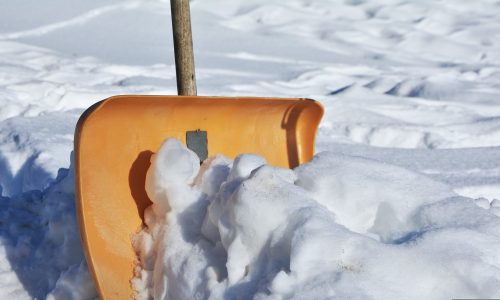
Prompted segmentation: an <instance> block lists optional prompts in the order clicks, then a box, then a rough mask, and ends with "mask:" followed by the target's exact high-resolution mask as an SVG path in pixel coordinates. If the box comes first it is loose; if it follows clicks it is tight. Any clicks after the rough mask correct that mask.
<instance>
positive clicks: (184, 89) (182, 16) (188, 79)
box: [170, 0, 196, 96]
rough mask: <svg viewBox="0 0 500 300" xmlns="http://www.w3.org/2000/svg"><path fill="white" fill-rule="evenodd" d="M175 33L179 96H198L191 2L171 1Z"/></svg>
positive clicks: (187, 0)
mask: <svg viewBox="0 0 500 300" xmlns="http://www.w3.org/2000/svg"><path fill="white" fill-rule="evenodd" d="M170 8H171V10H172V29H173V33H174V52H175V71H176V75H177V93H178V94H179V96H196V75H195V70H194V54H193V37H192V34H191V16H190V13H189V0H170Z"/></svg>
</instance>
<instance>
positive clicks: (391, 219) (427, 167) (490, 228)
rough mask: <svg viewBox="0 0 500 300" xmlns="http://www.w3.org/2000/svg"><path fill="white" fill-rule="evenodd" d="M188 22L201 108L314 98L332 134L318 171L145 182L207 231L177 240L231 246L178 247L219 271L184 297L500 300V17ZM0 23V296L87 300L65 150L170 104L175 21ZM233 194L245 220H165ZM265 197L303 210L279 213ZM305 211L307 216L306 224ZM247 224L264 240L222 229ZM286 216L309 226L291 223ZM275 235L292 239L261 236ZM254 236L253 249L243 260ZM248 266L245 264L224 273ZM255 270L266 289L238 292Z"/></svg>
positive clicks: (408, 7) (119, 10)
mask: <svg viewBox="0 0 500 300" xmlns="http://www.w3.org/2000/svg"><path fill="white" fill-rule="evenodd" d="M191 9H192V18H193V35H194V45H195V55H196V57H195V59H196V65H197V78H198V91H199V92H200V94H203V95H228V96H230V95H252V96H281V97H306V98H313V99H316V100H318V101H320V102H321V103H322V104H323V105H324V107H325V110H326V114H325V117H324V118H323V120H322V123H321V125H320V130H319V133H318V138H317V142H316V149H317V151H318V153H321V154H319V155H318V156H316V158H315V160H314V161H313V162H311V163H310V164H308V165H305V166H302V167H300V168H299V169H296V170H294V171H293V172H291V171H284V170H277V169H273V168H271V167H269V166H265V167H261V166H262V165H264V164H265V161H263V160H262V159H261V158H258V157H254V156H246V155H245V156H241V157H239V158H238V161H235V162H234V163H232V162H230V161H229V160H227V159H225V158H223V157H220V156H219V157H216V158H213V160H211V161H210V163H206V164H205V165H204V166H201V169H200V170H201V171H199V170H198V169H197V166H195V165H190V164H189V163H188V164H186V165H179V164H181V163H182V161H177V160H174V163H175V172H180V173H179V174H175V173H170V174H169V173H168V168H167V169H166V170H163V168H159V169H158V170H157V171H158V174H157V175H158V176H157V177H154V176H153V178H150V180H153V181H154V180H156V179H155V178H160V177H161V176H164V177H161V178H163V179H162V180H166V181H169V182H171V181H172V180H174V181H175V178H178V179H179V181H176V182H175V185H173V186H169V187H168V189H167V187H165V190H163V192H168V193H173V194H172V195H169V197H166V198H165V199H163V201H161V203H163V204H162V205H163V206H162V207H163V209H165V208H167V206H169V207H170V209H171V211H170V212H169V214H170V215H165V214H163V215H162V218H167V216H168V217H169V218H177V217H176V216H177V214H178V213H180V212H181V211H184V210H186V209H187V212H188V213H186V216H189V215H196V214H197V213H200V211H205V210H206V211H207V216H210V218H211V220H212V221H210V222H208V221H207V222H206V223H203V224H190V223H188V224H184V225H183V223H179V224H176V226H177V227H172V228H169V230H171V232H172V234H174V233H175V234H180V232H182V230H181V229H184V230H193V231H195V232H196V230H198V229H196V228H197V226H198V225H199V226H201V228H202V229H203V230H202V231H201V233H200V234H202V235H203V236H204V237H206V238H207V240H210V241H214V240H216V239H217V238H218V237H219V236H220V238H221V245H220V247H219V248H217V249H216V250H213V249H212V248H210V247H212V245H211V244H210V243H208V245H205V244H201V245H200V244H199V243H198V244H197V243H196V241H186V243H185V244H182V245H181V244H179V245H178V246H179V247H180V248H179V249H190V251H189V252H186V253H181V252H180V253H177V254H175V255H180V258H182V259H185V260H186V262H190V263H191V264H192V265H190V266H192V267H193V269H191V271H192V272H196V271H199V270H200V269H198V270H197V269H195V268H194V266H200V265H201V266H207V265H208V264H210V265H211V266H212V265H213V266H219V269H217V268H215V267H214V268H215V269H214V268H208V267H207V269H206V276H197V275H198V273H196V275H191V276H190V277H184V281H182V280H181V279H182V277H178V278H177V279H179V282H176V284H179V285H178V286H187V287H189V289H188V288H186V290H193V289H194V290H197V289H198V288H199V287H200V286H203V285H205V284H207V285H209V287H207V289H208V288H209V290H210V291H212V292H213V293H214V295H215V296H214V297H216V296H217V295H219V294H217V293H222V292H225V291H228V290H231V293H237V292H238V291H239V289H242V290H241V291H245V293H247V295H254V294H256V295H260V296H258V297H264V296H265V295H264V294H262V292H263V291H264V287H265V288H266V289H267V290H266V291H265V292H266V293H267V292H269V293H271V292H272V293H274V294H275V295H276V297H279V295H281V296H283V297H285V296H286V297H288V298H294V297H295V298H317V297H328V295H330V296H331V297H338V298H345V297H347V296H349V297H351V298H362V299H364V298H367V297H370V296H371V297H372V298H375V299H386V298H393V299H399V298H403V297H404V298H407V297H410V296H411V297H414V298H420V299H424V298H425V299H426V298H429V299H432V298H433V297H434V298H435V299H449V298H452V297H456V298H467V297H469V298H471V297H476V298H487V297H497V298H498V297H500V296H498V288H496V287H497V286H499V285H498V276H499V271H498V261H499V259H498V256H497V254H495V252H494V249H498V231H496V230H497V229H495V228H499V226H498V221H497V219H498V215H499V209H500V208H499V207H500V205H499V204H498V200H496V199H500V105H499V101H498V98H499V95H500V85H499V82H500V42H499V41H500V36H499V35H500V18H498V15H500V5H499V4H498V1H496V0H482V1H458V0H445V1H432V0H422V1H405V0H374V1H363V0H345V1H333V0H325V1H319V0H318V1H310V0H290V1H278V0H266V1H265V0H251V1H246V0H245V1H244V0H235V1H223V0H212V1H199V0H194V1H191ZM0 17H1V19H2V20H3V22H1V24H0V107H1V109H0V187H1V188H0V191H1V192H0V197H1V201H0V212H1V213H0V278H1V279H2V280H0V296H1V298H7V297H15V298H16V299H18V298H19V299H23V298H47V297H52V298H55V299H69V298H74V299H89V298H94V297H95V296H96V292H95V289H94V288H93V284H92V282H91V280H90V278H89V274H88V271H87V267H86V263H85V259H84V257H83V254H82V249H81V245H80V241H79V239H78V228H77V225H76V222H75V216H74V214H75V208H74V203H73V200H74V187H73V182H72V180H73V179H72V177H71V176H72V175H71V174H72V166H71V159H70V158H71V151H72V149H73V131H74V127H75V124H76V121H77V119H78V117H79V115H80V114H81V113H82V112H83V110H84V109H85V108H87V107H89V106H90V105H92V104H93V103H95V102H96V101H99V100H101V99H104V98H106V97H108V96H112V95H116V94H175V93H176V83H175V72H174V70H175V68H174V65H173V48H172V38H171V27H170V26H171V25H170V9H169V4H168V1H164V0H163V1H161V0H148V1H137V0H125V1H117V0H88V1H68V0H45V1H37V0H18V1H3V2H1V3H0ZM172 147H174V146H172ZM174 148H175V147H174ZM189 157H190V156H189V155H187V156H186V157H185V159H186V160H187V159H189ZM165 160H167V161H172V160H171V159H170V158H168V157H165ZM183 161H184V160H183ZM234 165H236V167H237V168H236V169H235V167H234ZM256 168H257V169H258V171H254V172H253V173H252V172H251V170H254V169H256ZM164 172H167V173H164ZM198 173H199V174H203V176H201V175H200V176H201V177H200V176H198V177H196V178H191V177H190V176H188V175H193V174H194V175H193V176H196V175H197V174H198ZM250 173H252V174H253V175H250V177H249V178H247V177H248V176H249V174H250ZM162 174H163V175H162ZM177 175H178V176H179V177H177ZM181 175H182V176H181ZM269 177H272V178H273V179H272V180H271V179H268V178H269ZM228 178H229V180H230V181H232V182H237V183H238V186H240V187H241V185H242V184H243V183H242V182H247V184H246V185H249V187H248V189H246V190H245V192H244V193H243V192H242V194H241V195H239V196H238V197H241V200H242V201H243V202H242V206H241V207H236V206H235V207H232V206H230V205H226V203H225V202H224V201H230V199H231V197H230V195H229V194H227V195H222V196H221V197H220V198H218V199H219V201H213V202H210V206H206V205H208V204H207V203H208V202H207V201H209V200H208V198H207V199H206V201H205V202H204V203H205V204H206V205H205V206H203V205H201V204H200V206H196V205H195V206H194V207H191V208H189V207H185V206H184V205H185V204H183V203H181V201H173V200H172V197H175V196H176V195H177V194H182V195H184V193H187V194H189V195H191V196H190V197H191V198H189V197H188V198H186V199H185V201H188V202H189V201H190V199H191V201H195V199H197V197H201V196H200V195H216V194H217V193H218V192H219V190H220V191H224V189H222V190H221V186H225V185H227V183H225V184H224V183H223V182H224V181H226V179H228ZM265 178H267V179H265ZM180 179H182V180H180ZM191 180H194V185H193V186H187V187H186V182H190V181H191ZM267 180H269V181H270V182H272V183H274V184H276V186H277V187H279V188H280V189H281V190H282V191H287V192H286V193H285V192H284V193H282V194H280V195H290V197H291V198H293V199H295V200H294V202H293V203H295V204H293V205H292V204H290V205H288V204H287V205H286V206H284V205H280V201H282V200H283V199H281V198H280V197H279V195H277V194H275V193H274V192H273V190H272V189H271V188H270V187H269V186H266V185H265V184H264V183H262V182H263V181H264V182H267ZM151 186H155V185H154V184H153V185H151ZM232 189H241V188H238V187H237V186H236V183H234V186H232V187H227V190H225V191H226V192H227V193H229V192H230V190H232ZM260 195H262V199H261V198H259V197H260ZM207 197H208V196H207ZM209 198H210V197H209ZM250 198H251V199H252V201H250V200H248V199H250ZM257 198H258V199H257ZM166 199H168V201H166ZM259 199H260V200H262V202H261V201H258V200H259ZM264 199H266V201H271V202H273V201H274V202H273V203H275V204H276V208H275V209H276V210H277V212H276V214H275V215H272V217H273V218H276V219H275V220H274V219H272V220H270V221H269V220H267V219H266V218H265V215H262V216H259V215H258V214H259V213H260V210H261V209H262V207H268V206H266V205H270V204H266V203H265V201H264ZM280 199H281V200H280ZM171 201H173V202H171ZM295 201H296V202H295ZM219 202H220V203H219ZM253 202H255V203H253ZM217 203H218V204H217ZM382 203H384V204H382ZM155 205H156V204H155ZM294 205H297V206H294ZM302 205H306V206H307V207H310V213H309V215H306V214H305V213H304V214H301V213H298V211H299V210H300V209H302V208H300V209H299V207H302ZM157 206H159V204H158V205H157ZM280 209H283V210H280ZM244 210H248V211H249V212H252V213H253V214H256V215H255V217H256V218H257V217H259V218H260V219H259V220H260V222H261V223H262V224H267V225H266V226H262V228H261V227H258V228H253V227H251V225H255V224H253V223H255V222H249V221H248V222H247V221H245V220H246V219H245V218H242V219H241V220H240V221H241V222H243V223H241V224H239V223H237V222H239V220H234V219H231V218H229V219H228V222H229V223H227V224H223V225H224V226H225V227H224V226H223V227H221V226H219V224H215V223H213V222H215V221H214V220H218V219H220V218H223V217H224V216H227V214H231V213H242V211H244ZM267 211H268V210H264V212H263V213H266V212H267ZM283 211H284V212H283ZM157 213H159V212H158V211H156V212H155V213H154V214H153V213H152V212H151V213H150V214H149V215H150V216H151V217H153V216H155V214H157ZM293 214H295V215H297V216H299V215H300V218H299V217H297V219H296V220H294V222H292V221H288V218H290V216H291V215H293ZM280 218H282V219H280ZM150 221H151V222H150V224H153V223H155V224H156V223H161V220H150ZM274 221H275V222H276V223H273V224H278V223H279V225H277V226H278V227H279V228H281V229H282V231H283V232H278V231H279V230H278V231H277V229H276V230H275V229H274V228H271V227H274V225H272V224H268V223H266V222H274ZM212 223H213V224H212ZM249 223H250V224H249ZM210 224H212V225H213V226H209V225H210ZM235 224H238V226H239V227H232V225H235ZM283 224H285V225H283ZM271 225H272V226H271ZM183 226H187V227H183ZM280 226H281V227H280ZM286 226H288V227H289V228H288V229H289V230H288V229H286V230H285V227H286ZM264 227H265V228H264ZM221 228H225V229H226V230H227V232H226V231H225V232H223V233H222V235H221V233H220V231H221ZM251 228H253V229H251ZM315 228H316V229H318V228H322V230H321V231H322V232H323V233H324V236H322V235H318V234H319V233H318V231H320V230H316V229H315ZM176 230H178V231H176ZM251 230H255V234H256V235H255V236H258V237H260V238H259V239H255V244H253V242H252V243H250V244H248V245H246V244H242V243H243V241H248V239H250V240H252V239H251V238H249V236H248V235H247V234H249V232H250V231H251ZM222 231H223V230H222ZM328 232H331V234H328ZM198 233H199V232H198ZM232 235H234V236H232ZM269 235H273V236H276V240H274V241H273V243H275V244H273V245H275V246H277V247H278V248H279V251H277V255H278V254H279V255H278V257H277V259H276V260H272V261H273V262H274V263H276V265H273V264H270V265H269V268H271V269H272V267H276V268H278V267H277V266H283V265H286V262H288V261H290V262H292V261H293V262H294V263H293V264H291V263H290V265H289V267H288V269H287V268H285V269H283V270H284V271H283V272H281V271H280V272H275V273H276V274H275V273H273V272H274V271H272V270H270V269H267V267H265V268H262V266H263V264H262V263H259V262H258V259H257V260H255V258H256V257H257V256H258V255H257V254H256V251H257V250H256V249H257V248H259V247H261V248H262V249H265V250H264V252H263V253H268V252H266V251H267V250H270V249H271V248H269V247H270V245H264V246H262V245H261V244H262V241H261V239H262V238H263V237H264V236H269ZM222 236H224V243H222ZM236 237H238V238H236ZM252 237H253V236H252ZM278 237H282V238H284V239H285V240H287V241H292V240H296V241H297V243H296V244H294V245H295V246H293V247H292V246H291V245H289V244H286V243H285V244H286V245H285V244H284V241H281V240H279V239H278ZM166 238H168V239H172V240H176V238H179V239H180V236H179V235H173V236H171V237H167V236H166ZM307 238H310V239H311V242H307V241H306V239H307ZM333 240H335V242H332V241H333ZM252 241H253V240H252ZM159 242H160V241H159V240H156V239H155V240H152V239H147V238H144V239H143V241H142V242H141V243H143V244H144V245H143V246H144V247H145V248H148V247H149V248H150V249H151V248H152V247H153V246H154V245H156V244H155V243H159ZM322 243H323V244H322ZM193 245H197V246H196V247H198V248H196V247H194V246H193ZM230 245H231V248H229V246H230ZM307 245H310V247H311V248H307ZM318 245H322V246H318ZM183 247H186V248H183ZM193 247H194V248H193ZM266 247H267V248H266ZM304 247H306V248H304ZM317 247H322V248H317ZM207 249H208V250H210V251H208V250H207ZM273 249H274V248H273ZM325 249H327V250H325ZM170 250H171V251H174V250H175V249H170ZM170 250H169V251H170ZM201 250H204V251H205V250H207V252H200V251H201ZM292 250H293V251H292ZM342 250H343V252H342ZM232 251H233V252H232ZM273 251H274V250H273ZM240 252H241V253H246V254H245V255H246V258H245V257H243V258H242V260H241V261H238V260H236V259H229V256H230V255H229V254H230V253H233V254H236V253H240ZM271 252H272V251H271ZM288 252H289V253H288ZM292 252H293V253H292ZM207 253H210V254H213V256H210V257H208V258H206V257H204V256H203V255H205V254H207ZM314 253H320V254H322V255H319V256H318V255H316V256H315V255H314ZM325 253H331V255H329V256H328V257H325V256H326V255H324V254H325ZM170 254H172V253H170ZM202 254H203V255H202ZM219 254H220V255H222V256H219ZM225 255H226V256H227V257H225ZM147 256H148V255H147V254H144V257H147ZM260 258H262V259H263V258H264V257H260ZM266 259H267V258H266ZM245 261H246V262H250V265H251V266H253V269H252V270H253V271H252V272H255V273H252V272H250V273H248V274H247V275H244V274H245V271H244V269H243V271H242V266H241V264H243V262H245ZM416 261H418V262H419V263H418V264H417V263H415V262H416ZM228 262H230V268H229V269H228V274H227V279H223V278H226V277H224V276H225V274H224V272H221V271H220V270H221V269H224V268H222V267H221V266H225V264H226V263H228ZM313 265H319V266H320V267H321V268H320V269H321V270H322V271H321V272H319V269H318V272H319V273H315V270H314V269H313V270H310V269H308V268H309V267H310V266H313ZM176 267H178V266H176V265H173V266H172V269H171V270H170V271H171V272H172V274H174V273H175V270H176V269H175V268H176ZM361 267H362V268H361ZM360 268H361V269H360ZM149 270H152V269H149ZM249 270H250V269H249ZM145 274H146V273H145ZM242 274H243V277H242ZM259 274H268V275H269V277H266V278H264V277H259ZM325 274H337V275H335V276H334V275H332V276H331V277H330V278H334V279H335V278H336V279H335V280H336V281H335V282H332V281H330V279H325V278H326V277H325V276H326V275H325ZM382 275H383V276H382ZM144 276H146V275H144ZM148 276H149V275H148ZM172 276H174V275H172ZM217 276H220V278H219V277H217ZM300 276H304V277H300ZM229 278H230V280H229ZM416 278H419V280H416ZM158 280H160V279H158ZM219 280H220V282H219ZM242 280H243V281H244V282H245V284H237V283H241V282H243V281H242ZM245 280H246V281H245ZM147 282H148V280H145V281H144V282H143V287H144V286H147ZM256 282H259V284H257V288H255V284H256ZM436 282H438V283H439V285H438V286H435V283H436ZM165 284H166V285H170V284H172V283H171V282H166V283H165ZM212 284H213V285H212ZM260 284H262V285H260ZM252 286H253V288H252ZM176 287H177V285H175V286H173V287H171V288H170V289H169V290H171V291H172V293H182V292H183V290H181V289H179V288H178V287H177V288H176ZM433 288H434V290H433V292H432V293H431V294H427V295H423V294H420V295H418V293H419V292H422V293H424V292H425V291H429V290H432V289H433ZM207 289H204V290H202V293H208V291H209V290H207ZM252 289H253V290H252ZM159 290H161V288H159ZM318 291H322V292H323V293H322V294H319V292H318ZM450 291H455V292H456V295H455V294H453V295H450V294H449V293H451V292H450ZM184 292H185V291H184ZM259 293H260V294H259ZM203 295H206V294H203ZM187 298H191V297H187Z"/></svg>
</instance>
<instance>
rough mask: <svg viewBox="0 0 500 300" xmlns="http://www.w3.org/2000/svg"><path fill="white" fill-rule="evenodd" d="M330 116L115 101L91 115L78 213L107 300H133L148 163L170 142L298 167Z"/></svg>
mask: <svg viewBox="0 0 500 300" xmlns="http://www.w3.org/2000/svg"><path fill="white" fill-rule="evenodd" d="M322 115H323V108H322V107H321V105H320V104H319V103H318V102H315V101H313V100H308V99H273V98H224V97H191V96H185V97H183V96H116V97H112V98H109V99H106V100H104V101H101V102H99V103H97V104H95V105H94V106H92V107H91V108H89V109H88V110H87V111H86V112H85V113H84V114H83V115H82V117H81V118H80V120H79V122H78V125H77V128H76V133H75V175H76V193H77V208H78V212H77V213H78V217H79V222H80V231H81V235H82V241H83V246H84V249H85V254H86V257H87V261H88V264H89V267H90V269H91V271H92V273H93V276H94V279H95V282H96V284H97V288H98V291H99V294H100V297H101V298H102V299H127V298H131V297H132V295H133V291H132V288H131V285H130V279H131V278H132V277H133V268H134V262H135V261H136V256H135V253H134V251H133V249H132V244H131V237H132V235H133V234H134V233H136V232H137V231H138V230H139V229H140V228H141V226H142V218H143V212H144V209H145V208H146V207H147V206H148V205H149V204H151V202H150V201H149V199H148V197H147V195H146V192H145V187H144V183H145V176H146V171H147V169H148V167H149V159H150V157H151V155H152V154H153V152H154V151H156V150H157V149H158V148H159V147H160V145H161V143H162V142H163V141H164V140H165V139H166V138H169V137H174V138H177V139H179V140H181V141H183V142H184V143H185V142H186V132H187V131H193V130H198V129H199V130H202V131H206V132H207V136H208V155H209V156H212V155H215V154H219V153H221V154H224V155H226V156H227V157H229V158H234V157H235V156H236V155H238V154H240V153H256V154H259V155H261V156H263V157H265V158H266V159H267V161H268V163H269V164H271V165H275V166H280V167H295V166H298V165H299V164H301V163H304V162H307V161H309V160H310V159H311V158H312V156H313V154H314V139H315V135H316V131H317V128H318V125H319V122H320V119H321V117H322Z"/></svg>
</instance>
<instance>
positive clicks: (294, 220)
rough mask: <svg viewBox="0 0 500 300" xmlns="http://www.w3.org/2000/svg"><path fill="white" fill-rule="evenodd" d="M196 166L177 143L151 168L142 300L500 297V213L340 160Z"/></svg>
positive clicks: (403, 175) (370, 165)
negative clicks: (278, 165) (291, 164)
mask: <svg viewBox="0 0 500 300" xmlns="http://www.w3.org/2000/svg"><path fill="white" fill-rule="evenodd" d="M198 163H199V159H198V157H197V156H196V154H195V153H194V152H192V151H191V150H189V149H187V148H186V146H184V145H183V144H181V143H180V142H179V141H177V140H174V139H169V140H167V141H166V142H165V143H164V144H163V145H162V146H161V148H160V149H159V151H158V152H157V154H155V155H154V156H153V157H152V159H151V167H150V169H149V170H148V173H147V177H146V178H147V179H146V191H147V193H148V196H149V198H150V199H151V200H152V201H153V205H152V206H151V207H149V208H148V209H147V210H146V212H145V222H146V225H147V227H146V228H145V229H144V230H143V231H141V232H140V233H138V234H137V235H136V236H135V239H134V247H135V249H136V251H137V253H138V255H139V259H140V261H141V264H140V267H138V268H137V269H136V274H137V275H136V278H135V279H134V280H133V285H134V288H135V289H136V290H137V294H138V296H137V298H138V299H151V298H154V299H193V298H194V299H346V298H349V299H455V298H468V299H475V298H482V299H484V298H498V297H499V296H500V272H499V271H500V254H498V250H497V249H499V247H500V210H499V208H498V207H497V205H498V203H497V202H498V201H495V203H491V204H490V202H489V201H487V200H486V199H478V200H476V201H474V200H472V199H470V198H465V197H460V196H458V195H456V194H455V193H454V192H453V191H452V190H451V189H450V188H449V187H448V186H446V185H444V184H442V183H440V182H437V181H433V180H431V179H429V178H428V177H426V176H423V175H420V174H417V173H413V172H410V171H408V170H405V169H402V168H399V167H395V166H392V165H386V164H383V163H380V162H377V161H374V160H369V159H365V158H359V157H352V156H344V155H336V154H333V153H329V152H323V153H320V154H318V155H316V157H315V158H314V159H313V161H312V162H310V163H307V164H304V165H302V166H300V167H298V168H297V169H295V170H288V169H279V168H275V167H271V166H268V165H266V164H265V160H263V159H262V158H261V157H258V156H256V155H250V154H243V155H241V156H238V157H237V158H236V159H235V161H234V163H233V162H231V161H230V160H228V159H227V158H225V157H223V156H217V157H214V158H211V159H209V160H207V161H205V162H204V164H203V165H202V166H201V170H200V167H199V165H198ZM177 175H179V176H177ZM381 187H383V188H381Z"/></svg>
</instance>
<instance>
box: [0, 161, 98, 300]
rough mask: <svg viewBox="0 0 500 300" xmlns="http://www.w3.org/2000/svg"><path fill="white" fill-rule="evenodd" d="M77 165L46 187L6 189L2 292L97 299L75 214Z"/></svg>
mask: <svg viewBox="0 0 500 300" xmlns="http://www.w3.org/2000/svg"><path fill="white" fill-rule="evenodd" d="M74 198H75V193H74V172H73V167H71V168H70V169H69V170H68V169H61V170H60V171H59V176H58V178H57V179H56V181H55V182H54V183H53V184H51V185H50V186H49V187H48V188H47V189H45V190H43V191H37V190H34V191H30V192H26V193H23V194H21V195H18V196H16V197H12V198H7V197H1V193H0V242H1V249H2V254H1V255H2V259H1V260H0V281H1V282H2V290H1V294H2V295H3V297H14V298H15V299H29V298H35V299H45V298H48V299H92V298H95V297H96V296H97V294H96V291H95V286H94V283H93V281H92V279H91V278H90V274H89V272H88V270H87V264H86V261H85V258H84V256H83V249H82V246H81V244H80V233H79V229H78V226H77V223H76V216H75V199H74Z"/></svg>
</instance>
